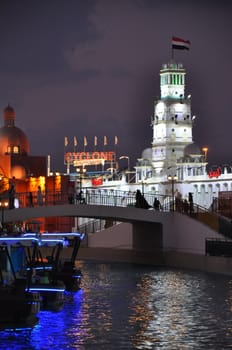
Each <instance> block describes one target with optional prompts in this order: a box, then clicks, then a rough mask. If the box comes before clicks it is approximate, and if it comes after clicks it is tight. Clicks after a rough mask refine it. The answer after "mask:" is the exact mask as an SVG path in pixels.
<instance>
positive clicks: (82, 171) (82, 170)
mask: <svg viewBox="0 0 232 350" xmlns="http://www.w3.org/2000/svg"><path fill="white" fill-rule="evenodd" d="M76 170H77V173H78V174H79V179H80V192H81V191H82V180H83V175H84V174H85V173H86V169H85V168H77V169H76Z"/></svg>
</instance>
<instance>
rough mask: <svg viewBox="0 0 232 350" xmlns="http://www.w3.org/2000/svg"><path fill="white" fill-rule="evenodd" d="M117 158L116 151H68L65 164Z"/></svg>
mask: <svg viewBox="0 0 232 350" xmlns="http://www.w3.org/2000/svg"><path fill="white" fill-rule="evenodd" d="M115 159H116V157H115V152H67V153H65V155H64V161H65V164H73V163H74V162H82V161H98V160H104V161H105V162H114V161H115Z"/></svg>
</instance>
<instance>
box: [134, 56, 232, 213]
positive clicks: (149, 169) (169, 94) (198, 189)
mask: <svg viewBox="0 0 232 350" xmlns="http://www.w3.org/2000/svg"><path fill="white" fill-rule="evenodd" d="M185 74H186V71H185V69H184V67H183V65H182V64H180V63H175V62H173V61H172V62H170V63H167V64H164V65H163V67H162V69H161V70H160V99H159V100H157V101H155V102H154V114H153V116H152V120H151V126H152V129H153V138H152V147H151V148H148V149H146V150H145V151H144V152H143V153H142V157H141V158H139V159H138V162H137V164H136V166H135V170H136V183H143V184H144V187H145V192H154V193H156V194H157V195H158V194H159V195H170V196H171V195H173V192H174V194H175V195H177V193H179V194H180V195H181V197H182V198H183V199H185V198H186V199H187V198H188V194H189V192H191V193H192V195H193V201H194V203H195V204H198V205H200V206H203V207H205V208H207V209H208V208H210V207H211V205H212V204H213V199H214V198H217V197H218V193H219V192H221V191H232V173H230V172H229V171H228V168H223V169H222V168H220V167H218V168H217V169H214V171H211V172H207V170H206V166H207V159H206V156H207V153H206V152H207V150H205V152H203V151H201V150H200V148H199V147H198V146H197V145H196V144H195V143H194V142H193V136H192V129H193V126H194V120H195V116H194V115H193V114H192V111H191V96H190V95H187V96H186V95H185Z"/></svg>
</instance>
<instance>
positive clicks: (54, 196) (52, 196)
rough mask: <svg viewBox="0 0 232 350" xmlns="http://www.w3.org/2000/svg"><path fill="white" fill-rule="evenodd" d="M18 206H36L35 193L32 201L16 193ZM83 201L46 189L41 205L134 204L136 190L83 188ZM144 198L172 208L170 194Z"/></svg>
mask: <svg viewBox="0 0 232 350" xmlns="http://www.w3.org/2000/svg"><path fill="white" fill-rule="evenodd" d="M16 198H17V201H18V203H19V207H20V208H25V207H30V206H38V201H37V193H36V192H34V193H32V201H31V197H30V196H29V193H28V192H21V193H17V194H16ZM83 198H84V201H80V200H79V199H78V197H77V196H73V197H72V198H71V199H70V196H69V195H68V193H66V192H61V191H59V192H56V193H54V192H53V191H47V192H46V193H43V202H42V204H43V205H59V204H65V203H70V204H79V203H80V202H82V203H83V202H84V203H86V204H89V205H106V206H117V207H128V206H135V202H136V191H120V190H111V189H84V190H83ZM144 198H145V199H146V201H147V203H148V204H149V205H150V206H151V207H153V204H154V199H155V198H157V199H158V200H159V202H160V210H162V211H171V210H172V208H173V205H172V199H171V197H170V196H165V195H158V194H153V193H144Z"/></svg>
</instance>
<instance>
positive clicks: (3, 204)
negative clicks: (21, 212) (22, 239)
mask: <svg viewBox="0 0 232 350" xmlns="http://www.w3.org/2000/svg"><path fill="white" fill-rule="evenodd" d="M0 207H1V212H2V218H1V225H2V230H3V229H4V210H5V208H7V207H8V202H7V201H3V202H0Z"/></svg>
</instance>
